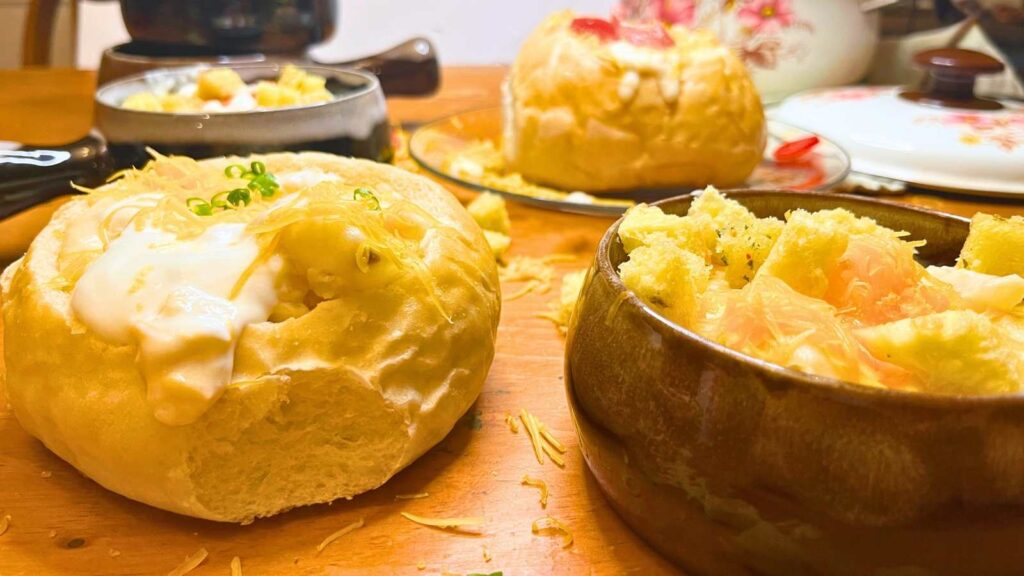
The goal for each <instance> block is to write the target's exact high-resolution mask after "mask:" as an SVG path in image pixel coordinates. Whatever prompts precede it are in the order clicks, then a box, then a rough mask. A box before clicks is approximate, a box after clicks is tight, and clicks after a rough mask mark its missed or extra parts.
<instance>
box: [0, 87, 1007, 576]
mask: <svg viewBox="0 0 1024 576" xmlns="http://www.w3.org/2000/svg"><path fill="white" fill-rule="evenodd" d="M503 75H504V69H502V68H462V69H447V70H445V74H444V84H443V87H442V90H441V92H440V93H439V94H438V95H436V96H435V97H433V98H431V99H428V100H394V101H392V102H391V111H392V114H393V116H394V117H395V118H396V119H397V120H400V121H422V120H427V119H430V118H433V117H437V116H441V115H445V114H448V113H452V112H456V111H459V110H464V109H471V108H478V107H483V106H493V105H496V104H497V103H498V83H499V81H500V79H501V77H502V76H503ZM0 86H2V87H3V90H0V140H18V141H23V142H34V143H50V144H52V143H59V142H63V141H70V140H72V139H75V138H77V137H79V136H81V135H82V134H83V133H84V132H85V131H86V130H87V129H88V127H89V126H90V123H91V94H92V89H93V76H92V75H91V74H90V73H87V72H80V71H71V70H52V71H14V72H4V71H0ZM453 192H455V193H456V194H457V195H459V196H460V198H462V199H468V198H469V196H470V194H469V193H468V192H465V191H461V190H453ZM902 199H905V200H907V201H910V202H913V203H916V204H921V205H926V206H930V207H932V208H937V209H942V210H947V211H951V212H955V213H959V214H964V215H970V214H973V213H974V212H975V211H978V210H985V211H989V212H997V213H1002V214H1010V213H1024V207H1022V206H1021V205H1020V204H1014V203H1010V202H995V201H989V200H983V199H962V198H954V197H950V196H930V195H917V194H915V195H908V196H905V197H903V198H902ZM51 211H52V206H50V207H43V208H39V209H36V210H33V211H32V212H29V213H26V214H23V215H20V216H18V217H16V218H12V219H10V220H8V221H5V222H2V223H0V258H3V259H5V260H10V259H12V258H13V257H16V256H17V254H18V253H19V252H20V251H21V250H23V249H24V247H25V246H26V245H27V243H28V242H29V241H30V239H31V237H32V236H33V235H34V234H35V233H36V232H37V231H38V229H39V227H40V226H41V225H43V224H44V223H45V221H46V219H47V218H48V216H49V213H50V212H51ZM511 216H512V222H513V231H512V237H513V247H512V254H513V255H532V256H544V255H548V254H552V253H569V254H575V255H576V256H577V261H576V262H573V263H567V264H558V267H559V269H560V270H559V272H560V273H561V272H565V271H569V270H571V269H576V268H581V267H584V266H586V265H588V264H589V259H590V256H591V254H592V252H593V250H594V248H595V246H596V244H597V241H598V239H599V238H600V236H601V234H602V233H603V231H604V230H605V229H606V228H607V226H608V225H609V224H610V223H611V221H610V220H606V219H600V218H593V217H585V216H573V215H565V214H557V213H551V212H544V211H540V210H536V209H531V208H527V207H523V206H518V205H513V206H512V207H511ZM560 273H559V274H558V275H556V276H557V277H559V278H560V275H561V274H560ZM516 288H518V286H516V285H506V286H505V287H504V289H505V292H506V293H511V292H512V291H514V290H515V289H516ZM557 291H558V282H557V280H556V282H555V284H554V286H553V287H552V290H551V291H550V292H548V293H546V294H536V293H535V294H529V295H527V296H525V297H523V298H521V299H518V300H514V301H509V302H506V303H505V305H504V309H503V311H502V320H501V325H500V327H499V331H498V332H499V333H498V351H497V356H496V358H495V362H494V365H493V367H492V368H491V372H490V375H489V378H488V380H487V384H486V386H485V388H484V391H483V394H482V396H481V397H480V399H479V400H478V401H477V403H476V404H475V406H474V407H473V408H472V409H471V411H470V413H469V414H467V416H466V417H465V418H463V420H462V421H460V422H459V423H458V424H457V425H456V427H455V429H454V430H453V431H452V433H451V434H450V435H449V436H448V437H447V438H446V439H445V440H444V441H443V442H442V443H441V444H439V445H438V446H437V447H436V448H434V449H433V450H431V451H430V452H429V453H427V454H426V455H425V456H424V457H423V458H421V459H420V460H419V461H417V462H416V463H414V464H413V465H412V466H410V467H409V468H408V469H406V470H405V471H403V472H402V473H400V474H399V475H398V476H396V477H395V478H394V479H392V480H391V481H390V482H388V483H387V484H386V485H385V486H384V487H382V488H380V489H378V490H376V491H374V492H371V493H369V494H365V495H363V496H360V497H357V498H355V499H354V500H352V501H347V502H336V503H334V504H333V505H321V506H314V507H309V508H303V509H299V510H294V511H292V512H289V513H286V514H282V515H280V516H278V517H275V518H271V519H266V520H260V521H257V522H255V523H254V524H252V525H249V526H235V525H225V524H218V523H213V522H207V521H201V520H194V519H190V518H185V517H181V516H176V515H174V514H170V513H166V512H162V511H160V510H156V509H153V508H150V507H148V506H145V505H142V504H138V503H136V502H133V501H130V500H127V499H125V498H122V497H120V496H118V495H116V494H113V493H111V492H108V491H106V490H104V489H103V488H101V487H99V486H98V485H96V484H95V483H93V482H91V481H90V480H88V479H86V478H84V477H82V476H81V475H80V474H78V473H77V472H76V471H75V470H74V469H73V468H71V467H70V466H68V465H67V464H65V463H64V462H62V461H61V460H59V459H58V458H56V457H55V456H53V455H52V454H50V453H49V452H48V451H47V450H46V449H45V448H44V447H43V446H42V445H41V444H39V443H38V442H37V441H35V440H34V439H32V438H31V437H29V436H28V435H27V434H25V433H24V432H23V431H22V430H21V428H20V426H19V425H18V423H17V421H16V420H15V419H14V417H13V415H12V414H11V413H10V411H9V410H8V409H7V408H5V407H4V406H6V402H4V403H0V518H2V517H3V516H4V515H9V516H10V525H9V528H8V529H7V531H6V533H4V534H2V535H0V576H20V575H31V576H36V575H40V574H87V575H135V574H139V575H141V574H167V573H168V572H170V571H171V570H172V569H174V568H175V567H176V566H177V565H178V564H179V563H181V562H182V561H183V560H184V559H185V557H186V556H187V555H189V554H192V553H194V552H196V551H197V550H199V549H200V548H205V549H206V550H207V551H208V552H209V557H208V558H207V559H206V561H205V562H204V563H203V564H202V565H201V566H200V567H199V568H198V569H196V570H195V571H194V572H193V573H192V574H197V575H204V574H230V573H231V572H230V567H229V566H230V562H231V560H232V558H233V557H235V556H238V557H239V558H240V559H241V563H242V568H243V573H244V574H372V575H376V574H409V575H415V574H444V573H454V574H466V573H473V572H476V573H490V572H494V571H499V570H500V571H503V572H504V574H505V575H515V576H518V575H528V574H537V575H547V574H602V575H603V574H609V575H617V574H642V575H645V576H657V575H661V574H676V573H677V572H676V571H675V570H674V569H673V568H672V567H671V566H669V565H668V564H667V563H666V562H665V561H664V560H663V559H662V558H661V557H659V556H658V555H657V554H656V553H654V552H653V551H651V550H650V549H649V548H648V547H647V546H646V545H644V544H643V543H642V542H641V541H640V540H639V539H638V538H637V537H636V536H635V535H634V534H633V533H632V532H630V530H629V529H628V528H626V527H625V526H624V525H623V524H622V523H621V522H620V521H619V520H618V518H617V517H616V516H615V514H614V513H613V512H612V510H611V509H610V508H609V507H608V505H607V503H606V501H605V500H604V498H603V497H602V495H601V493H600V491H599V490H598V487H597V486H596V484H595V482H594V480H593V479H592V477H591V476H590V475H589V473H588V471H587V470H586V466H585V464H584V463H583V461H582V458H581V456H580V454H579V450H578V447H577V443H576V439H575V437H574V433H573V430H572V425H571V422H570V419H569V414H568V412H567V411H566V407H565V398H564V390H563V381H562V355H563V340H562V338H561V336H560V335H559V334H558V332H557V331H556V330H555V328H554V327H553V325H552V324H550V323H549V322H548V321H546V320H544V319H541V318H538V317H536V314H538V313H540V312H543V311H544V310H546V309H547V306H548V303H549V302H550V301H551V300H552V299H553V298H554V297H555V296H556V294H557ZM521 408H526V409H528V410H530V411H531V412H533V414H535V415H536V416H537V417H538V418H539V419H540V420H542V421H543V422H544V423H546V424H547V425H548V426H549V428H551V430H552V431H553V432H554V434H555V435H556V436H557V437H558V438H559V439H560V440H561V441H562V442H563V443H565V444H566V445H567V447H568V454H567V463H566V466H565V469H559V468H557V467H555V466H554V465H553V464H551V463H550V462H546V463H545V464H544V465H540V464H538V463H537V461H536V459H535V458H534V455H533V453H532V451H531V448H530V443H529V440H528V438H527V436H526V435H525V434H524V433H523V431H522V430H520V432H519V433H518V434H513V433H512V432H511V431H510V430H509V428H508V426H507V425H506V424H505V422H504V419H505V416H506V414H508V413H517V412H518V411H519V410H520V409H521ZM524 474H529V475H530V476H532V477H538V478H541V479H543V480H545V481H546V482H547V483H548V485H549V487H550V491H551V496H550V501H549V504H548V507H547V509H546V510H544V509H542V508H541V507H540V504H539V502H538V491H537V490H536V489H534V488H530V487H526V486H522V485H521V484H520V480H521V478H522V477H523V475H524ZM424 492H425V493H427V494H429V496H427V497H426V498H422V499H414V500H396V498H395V497H396V496H397V495H401V494H413V493H424ZM403 511H406V512H411V513H414V514H419V515H422V516H430V517H451V516H483V517H485V518H486V519H487V522H486V524H485V525H484V526H483V527H482V528H481V530H479V533H478V534H470V533H461V534H460V533H452V532H447V531H442V530H437V529H431V528H426V527H422V526H419V525H415V524H413V523H411V522H410V521H408V520H406V519H405V518H403V517H402V516H401V515H400V512H403ZM545 515H551V516H553V517H555V518H557V519H558V520H560V521H561V522H563V523H564V524H566V525H567V526H569V527H570V528H571V530H572V532H573V535H574V542H573V544H572V546H571V547H569V548H563V547H562V542H561V540H560V539H559V538H555V537H545V536H537V535H534V534H532V533H531V530H530V525H531V522H532V521H533V520H534V519H537V518H540V517H542V516H545ZM359 519H363V520H364V521H365V526H363V527H362V528H359V529H357V530H355V531H353V532H351V533H349V534H347V535H345V536H343V537H341V538H340V539H338V540H337V541H335V542H334V543H333V544H331V545H330V546H328V547H327V548H326V549H325V550H323V551H322V552H321V553H319V554H318V553H317V551H316V547H317V544H319V543H320V542H321V541H322V540H323V539H324V538H325V537H326V536H328V535H329V534H331V533H332V532H334V531H336V530H338V529H340V528H342V527H345V526H346V525H348V524H350V523H352V522H354V521H357V520H359ZM488 558H490V559H489V560H488ZM421 567H422V568H421Z"/></svg>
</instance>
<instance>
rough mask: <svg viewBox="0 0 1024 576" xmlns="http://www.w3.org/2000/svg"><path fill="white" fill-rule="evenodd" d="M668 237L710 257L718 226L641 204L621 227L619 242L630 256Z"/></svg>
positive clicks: (706, 219) (635, 207)
mask: <svg viewBox="0 0 1024 576" xmlns="http://www.w3.org/2000/svg"><path fill="white" fill-rule="evenodd" d="M665 238H667V239H669V240H671V241H672V242H674V243H675V244H676V245H677V246H679V247H680V248H682V249H683V250H688V251H690V252H693V253H695V254H698V255H700V256H701V257H706V256H707V255H708V254H709V253H710V252H711V250H713V248H714V245H715V231H714V226H712V224H711V221H710V220H709V219H708V218H690V217H686V218H683V217H680V216H676V215H675V214H666V213H664V212H663V211H662V210H661V208H658V207H657V206H648V205H647V204H637V205H636V206H633V207H632V208H630V209H629V211H628V212H626V216H625V218H623V220H622V222H621V223H620V224H619V239H620V240H621V241H622V246H623V248H625V249H626V252H627V253H631V252H632V251H633V250H635V249H636V248H639V247H640V246H647V245H650V244H654V243H656V242H658V241H659V239H665Z"/></svg>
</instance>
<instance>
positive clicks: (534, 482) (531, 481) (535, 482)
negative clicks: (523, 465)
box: [522, 474, 548, 508]
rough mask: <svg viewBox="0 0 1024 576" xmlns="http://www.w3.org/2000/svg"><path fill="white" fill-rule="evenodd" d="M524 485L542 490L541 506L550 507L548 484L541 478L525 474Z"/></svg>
mask: <svg viewBox="0 0 1024 576" xmlns="http://www.w3.org/2000/svg"><path fill="white" fill-rule="evenodd" d="M522 484H523V486H533V487H534V488H537V489H538V490H540V507H541V508H547V507H548V484H547V482H545V481H543V480H541V479H540V478H530V476H529V475H527V474H523V480H522Z"/></svg>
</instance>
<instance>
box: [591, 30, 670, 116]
mask: <svg viewBox="0 0 1024 576" xmlns="http://www.w3.org/2000/svg"><path fill="white" fill-rule="evenodd" d="M608 52H609V53H610V54H611V59H612V60H613V61H614V62H615V63H616V64H617V65H618V66H619V67H620V68H622V69H623V72H622V78H621V79H620V80H619V88H618V93H619V98H620V99H621V100H622V101H623V103H627V102H629V101H630V100H632V99H633V98H634V97H636V91H637V90H638V89H639V87H640V79H641V78H642V77H644V76H653V77H654V78H655V79H656V80H657V82H658V91H659V92H661V97H662V98H663V99H664V100H665V101H666V102H674V101H675V100H676V99H677V98H679V84H680V82H681V70H680V63H679V55H678V53H677V52H676V51H675V50H662V49H652V48H646V47H642V46H635V45H633V44H630V43H628V42H622V41H619V42H614V43H612V44H611V45H609V47H608Z"/></svg>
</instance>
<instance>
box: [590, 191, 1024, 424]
mask: <svg viewBox="0 0 1024 576" xmlns="http://www.w3.org/2000/svg"><path fill="white" fill-rule="evenodd" d="M700 192H701V191H700V190H696V191H694V192H690V193H689V194H682V195H679V196H672V197H670V198H665V199H662V200H659V201H657V202H652V203H651V204H650V205H651V206H664V205H669V204H674V203H678V202H680V201H682V200H685V199H687V198H692V197H694V196H696V195H697V194H699V193H700ZM722 194H723V195H724V196H726V197H727V198H735V199H737V200H740V203H741V204H742V198H743V197H755V196H782V197H788V198H791V199H793V200H797V201H798V200H799V198H801V197H804V196H808V195H809V193H807V192H797V191H791V190H770V189H734V190H722ZM812 195H814V196H816V197H826V198H835V199H842V200H844V201H849V202H852V203H855V204H867V205H873V206H877V207H880V208H882V209H888V210H896V211H902V212H908V213H912V214H915V215H917V216H918V217H924V216H928V217H938V218H940V219H945V220H951V221H956V222H960V223H962V224H965V225H966V224H969V223H970V219H968V218H964V217H962V216H957V215H954V214H949V213H947V212H941V211H938V210H932V209H929V208H922V207H919V206H913V205H909V204H903V203H897V202H889V201H885V200H879V199H876V198H866V197H864V196H856V195H852V194H837V193H813V194H812ZM793 208H794V209H796V208H798V206H794V207H793ZM624 218H625V215H623V216H622V217H620V218H619V219H618V220H616V221H615V222H614V223H613V224H612V225H611V226H610V227H609V228H608V230H607V231H606V232H605V234H604V236H602V238H601V242H600V243H599V244H598V248H597V255H596V259H595V269H596V270H595V271H594V273H595V274H601V275H602V276H603V278H604V279H605V281H607V282H608V284H609V285H610V286H611V287H612V289H613V290H614V291H615V292H616V293H617V294H619V295H620V298H621V300H622V303H621V305H623V306H631V307H632V308H634V309H635V310H637V311H638V312H639V314H640V316H641V317H642V318H643V319H644V321H646V322H647V323H649V324H651V325H652V327H654V328H656V329H657V330H658V331H659V332H660V333H661V334H662V335H670V336H671V337H673V338H676V339H680V340H684V341H686V342H689V343H690V344H692V345H694V346H696V347H697V348H699V349H703V351H705V352H706V353H707V354H717V355H719V356H724V357H726V358H728V359H730V360H732V361H734V362H737V363H739V364H741V365H744V366H746V367H748V368H749V369H751V370H752V371H754V372H755V373H756V374H758V375H761V376H771V377H774V378H777V379H781V380H784V381H787V382H790V383H793V384H795V385H798V386H801V387H804V388H807V389H810V390H816V391H822V392H831V393H835V394H840V395H843V396H845V397H847V398H848V399H849V400H851V401H862V402H866V401H873V402H887V403H891V404H902V405H917V406H931V407H941V408H965V409H967V408H979V407H1004V406H1006V405H1013V406H1019V407H1022V408H1024V394H1021V393H1012V394H989V395H951V394H936V393H933V392H911V391H904V390H894V389H890V388H876V387H872V386H866V385H863V384H857V383H854V382H849V381H846V380H841V379H838V378H832V377H829V376H819V375H815V374H809V373H806V372H801V371H799V370H794V369H792V368H786V367H784V366H781V365H778V364H774V363H772V362H769V361H767V360H763V359H760V358H756V357H754V356H750V355H748V354H744V353H743V352H740V351H738V350H734V349H732V348H730V347H728V346H725V345H723V344H719V343H717V342H715V341H713V340H710V339H708V338H705V337H703V336H701V335H699V334H697V333H696V332H694V331H692V330H689V329H687V328H684V327H683V326H680V325H679V324H676V323H675V322H673V321H671V320H669V319H668V318H666V317H664V316H662V315H661V314H659V313H658V312H657V311H655V310H654V309H653V308H651V307H650V306H648V305H647V304H646V303H644V302H643V301H642V300H641V299H640V298H639V297H638V296H637V295H636V294H634V293H633V292H632V291H631V290H629V289H628V288H626V286H625V285H624V284H623V282H622V279H621V278H620V277H619V273H618V270H616V268H615V266H613V265H612V261H611V248H612V246H613V245H614V243H615V242H618V231H619V225H620V224H621V223H622V220H623V219H624ZM622 294H625V296H624V297H623V296H621V295H622ZM574 322H575V321H574Z"/></svg>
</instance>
